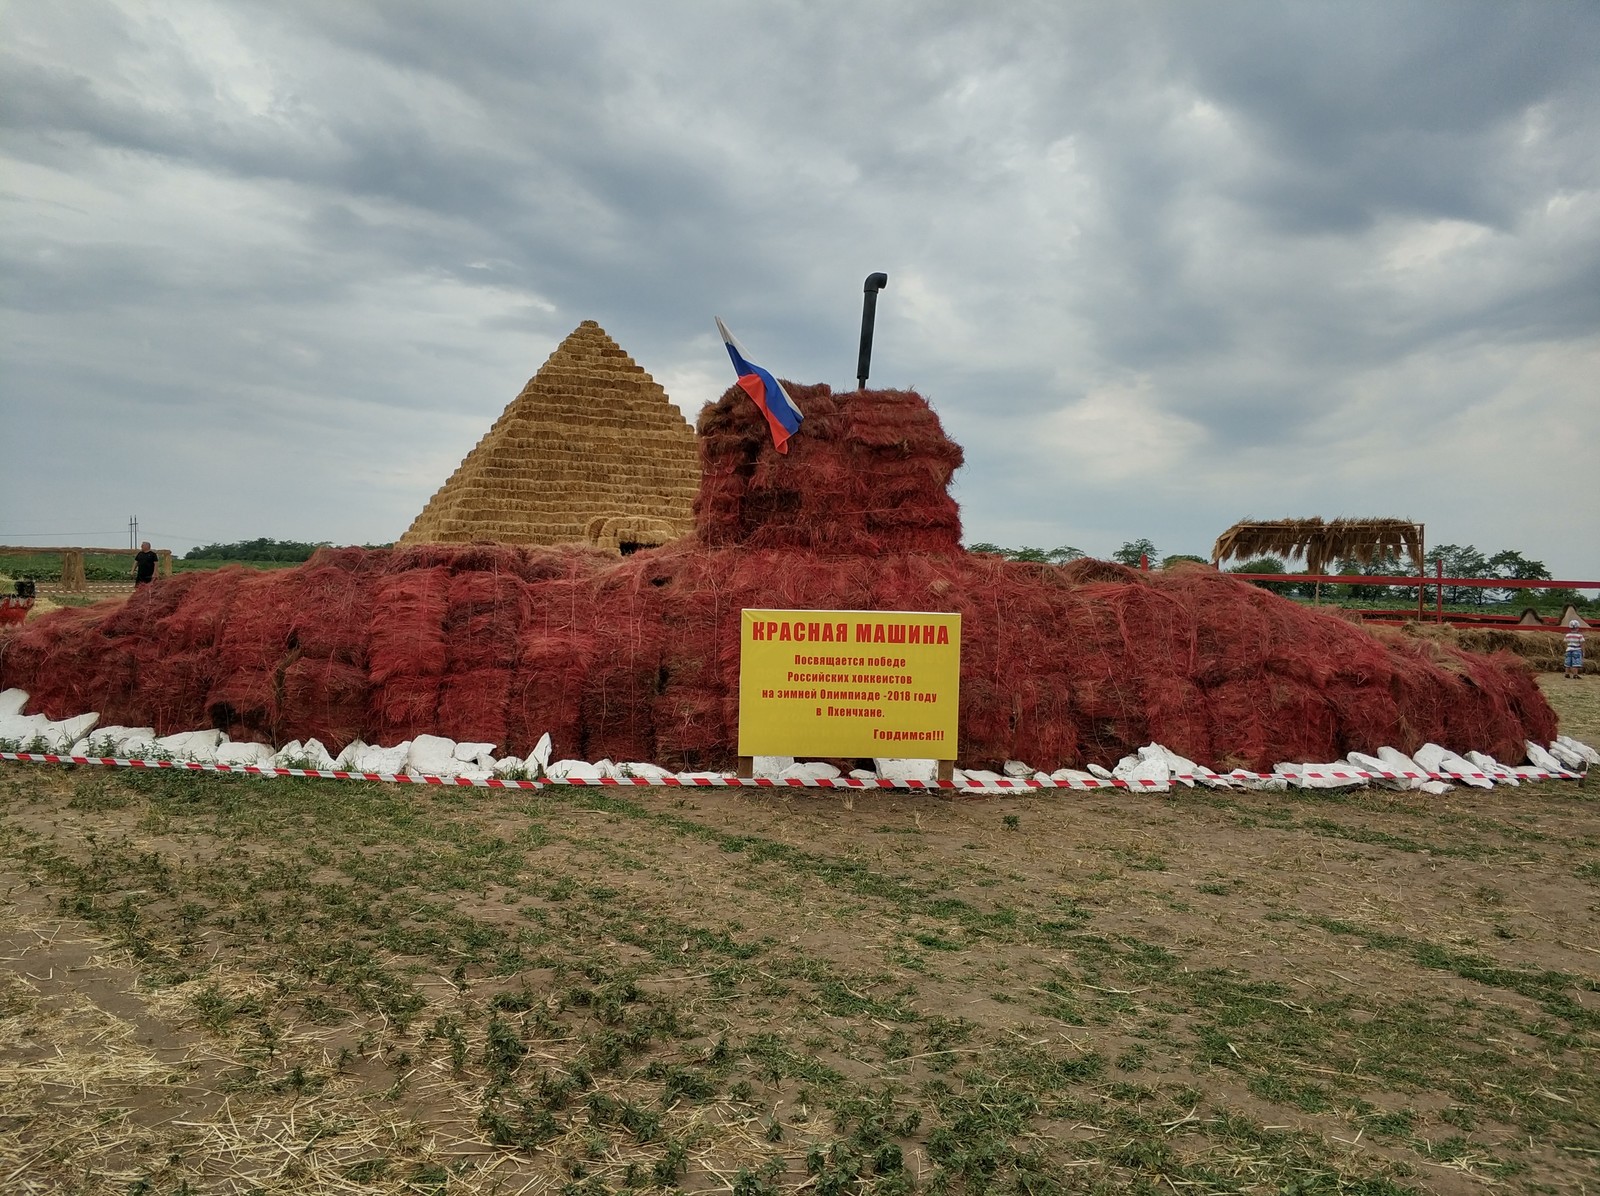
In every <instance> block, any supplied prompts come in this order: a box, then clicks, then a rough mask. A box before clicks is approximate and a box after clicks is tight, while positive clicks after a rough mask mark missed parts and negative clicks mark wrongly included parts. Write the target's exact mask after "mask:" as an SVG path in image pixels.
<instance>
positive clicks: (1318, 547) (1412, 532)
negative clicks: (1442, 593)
mask: <svg viewBox="0 0 1600 1196" xmlns="http://www.w3.org/2000/svg"><path fill="white" fill-rule="evenodd" d="M1422 531H1423V525H1422V524H1420V523H1412V522H1411V520H1409V519H1343V518H1340V519H1329V520H1327V521H1326V522H1324V521H1323V520H1322V519H1320V518H1316V517H1313V518H1310V519H1244V520H1241V521H1240V522H1238V523H1236V524H1234V525H1233V526H1232V527H1230V528H1229V529H1228V530H1227V531H1225V532H1223V533H1222V535H1220V536H1218V537H1217V542H1216V544H1214V545H1213V546H1212V549H1211V561H1212V563H1213V564H1215V565H1218V566H1220V565H1221V564H1222V563H1223V562H1224V561H1230V560H1241V561H1243V560H1249V559H1250V558H1251V557H1258V556H1278V557H1304V558H1305V562H1306V569H1307V570H1308V571H1309V572H1311V573H1327V572H1329V569H1330V567H1331V566H1335V565H1336V564H1337V562H1338V561H1340V560H1353V561H1357V562H1359V563H1361V564H1363V565H1369V564H1371V563H1372V562H1373V561H1377V560H1382V559H1384V558H1385V557H1399V555H1400V554H1401V552H1405V553H1407V554H1408V555H1409V556H1410V557H1411V561H1412V564H1414V565H1415V566H1416V567H1417V569H1418V570H1419V571H1420V570H1421V569H1422Z"/></svg>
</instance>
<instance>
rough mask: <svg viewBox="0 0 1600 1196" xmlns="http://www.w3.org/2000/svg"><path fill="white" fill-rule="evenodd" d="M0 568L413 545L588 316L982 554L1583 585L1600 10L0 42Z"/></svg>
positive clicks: (1028, 15) (465, 18) (201, 11)
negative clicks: (859, 377) (1387, 544)
mask: <svg viewBox="0 0 1600 1196" xmlns="http://www.w3.org/2000/svg"><path fill="white" fill-rule="evenodd" d="M0 97H3V100H0V124H3V129H0V135H3V143H0V197H3V199H0V202H3V205H4V206H3V209H0V254H3V258H0V282H3V287H4V290H3V294H0V304H3V311H0V543H11V544H18V543H23V544H25V543H35V544H42V543H62V542H64V543H71V544H81V543H93V544H105V545H117V544H126V542H127V521H128V518H129V517H130V516H137V517H138V518H139V526H140V529H141V532H142V533H143V534H144V535H145V536H146V537H147V538H149V539H150V540H151V541H152V542H154V543H155V544H156V545H157V546H158V547H169V548H173V549H175V550H179V551H183V550H186V549H188V548H189V547H191V546H193V545H196V544H201V543H207V542H212V541H232V540H242V539H249V538H253V537H256V536H272V537H277V538H282V539H296V540H328V541H333V542H335V543H362V542H386V541H389V540H392V539H394V538H395V537H396V536H398V535H399V534H400V533H401V532H402V531H404V530H405V528H406V526H407V525H408V524H409V523H410V521H411V520H412V518H413V517H414V516H415V515H416V514H417V512H418V511H419V510H421V508H422V506H423V504H424V503H425V502H426V501H427V499H428V497H429V496H430V495H431V494H432V493H433V492H434V490H436V489H437V488H438V486H439V485H440V484H441V483H442V482H443V481H444V480H445V478H446V477H447V476H448V475H449V474H450V472H451V471H452V470H453V469H454V468H455V466H456V464H457V463H458V462H459V460H460V459H461V457H462V456H463V455H464V454H465V453H466V452H467V451H468V450H469V449H470V448H471V447H472V446H473V444H474V443H476V441H477V439H478V437H479V436H481V435H482V434H483V432H484V431H485V430H487V428H488V427H489V425H490V423H491V422H492V421H493V420H494V418H495V417H496V416H497V415H498V414H499V413H500V412H501V410H503V409H504V407H505V406H506V404H507V403H509V402H510V401H511V400H512V399H513V398H514V397H515V396H516V394H517V393H518V391H519V390H520V389H521V388H522V385H523V384H524V382H525V381H526V380H527V379H528V377H529V376H530V375H532V374H533V373H534V372H535V371H536V370H537V369H538V367H539V366H540V365H541V364H542V363H543V361H544V359H545V358H546V357H547V356H548V354H549V353H550V351H551V350H552V349H553V348H554V347H555V346H556V344H558V343H559V342H560V340H561V339H562V338H563V337H565V336H566V334H567V333H569V332H570V331H571V330H572V329H573V328H574V327H575V326H576V325H577V324H578V323H579V322H580V321H582V320H585V319H595V320H598V321H599V322H600V323H601V325H603V326H604V327H605V328H606V330H607V331H608V332H609V333H610V334H611V335H612V337H613V338H614V339H615V340H616V341H617V342H618V343H619V344H620V345H621V346H622V347H623V348H624V349H626V350H627V351H628V352H629V353H630V354H632V356H633V357H634V359H635V360H636V361H638V362H639V364H640V365H642V366H643V367H644V368H645V369H647V370H649V371H650V372H651V373H653V374H654V375H655V376H656V378H657V379H658V380H659V381H660V382H661V383H662V384H663V385H664V386H665V387H666V389H667V392H668V393H669V394H670V395H671V396H672V398H673V399H674V401H675V402H676V403H677V404H678V405H679V406H680V407H682V408H683V409H684V411H685V412H686V413H687V414H688V415H689V417H690V418H691V419H693V417H694V415H695V413H696V412H697V411H698V410H699V408H700V407H701V405H702V404H704V403H705V402H707V401H709V400H711V399H714V398H716V397H717V396H718V395H719V394H720V393H721V392H722V391H723V390H724V389H725V388H726V387H727V386H728V385H729V384H730V383H731V382H732V380H733V374H732V370H731V368H730V366H729V364H728V361H727V358H726V356H725V354H724V353H723V351H722V349H721V346H720V343H719V342H718V340H717V339H716V332H715V327H714V325H713V323H712V317H713V316H714V315H720V316H722V317H723V319H724V320H725V321H726V322H727V323H728V325H729V327H730V328H732V329H733V331H734V332H735V334H736V335H738V337H739V339H740V340H741V341H742V342H743V343H744V345H745V347H746V349H747V350H748V351H749V352H750V354H751V355H752V356H753V357H754V358H755V359H756V360H758V361H760V362H761V363H762V364H764V365H766V366H768V367H769V368H770V369H772V370H773V371H774V372H775V373H777V374H779V375H780V376H782V377H787V378H792V379H794V380H796V381H800V382H828V383H830V384H832V385H833V386H834V387H836V388H839V389H845V388H849V387H852V386H853V385H854V370H855V357H856V339H857V335H858V329H859V321H860V314H861V284H862V280H863V278H864V277H865V276H866V275H867V274H868V273H870V272H872V271H876V270H883V271H886V272H887V273H888V275H889V286H888V289H887V290H886V291H884V293H883V294H882V296H881V297H880V300H879V305H878V326H877V341H876V350H875V354H874V358H873V368H872V380H873V383H874V384H876V385H882V386H910V387H915V388H916V389H917V390H919V391H920V392H921V393H923V394H924V395H926V396H927V397H928V399H929V400H930V401H931V402H932V403H933V405H934V407H935V409H936V410H937V411H938V412H939V414H940V416H941V418H942V419H943V421H944V424H945V427H946V429H947V431H948V432H949V433H950V434H951V435H952V436H953V437H954V438H955V439H956V440H957V441H959V442H960V443H961V444H962V445H963V446H964V447H965V449H966V454H967V464H966V466H965V467H964V468H963V469H962V470H961V471H960V472H959V473H958V474H957V478H956V496H957V498H958V500H959V501H960V503H961V505H962V511H963V517H964V521H965V527H966V534H967V539H968V542H969V543H970V542H974V541H978V540H989V541H994V542H997V543H1000V544H1003V545H1035V546H1039V547H1045V548H1050V547H1055V546H1057V545H1073V546H1076V547H1078V548H1081V549H1083V550H1085V551H1087V552H1089V553H1091V554H1094V555H1107V554H1109V553H1110V552H1112V551H1113V550H1114V549H1116V548H1117V547H1118V546H1119V545H1120V544H1122V543H1123V542H1124V541H1127V540H1131V539H1135V538H1137V537H1141V536H1148V537H1149V538H1151V539H1152V540H1154V541H1155V543H1156V544H1157V545H1158V547H1159V548H1160V549H1161V551H1162V552H1192V553H1198V554H1205V553H1208V552H1209V549H1210V545H1211V542H1212V540H1213V539H1214V538H1215V537H1216V536H1217V534H1218V533H1219V532H1221V531H1222V530H1223V529H1224V528H1225V527H1227V526H1228V525H1229V524H1231V523H1233V522H1234V521H1236V520H1238V519H1240V518H1243V517H1245V516H1248V515H1253V516H1256V517H1259V518H1274V517H1281V516H1304V515H1322V516H1335V515H1382V516H1404V517H1409V518H1412V519H1416V520H1420V521H1423V522H1425V523H1426V524H1427V528H1428V538H1429V541H1430V542H1431V543H1432V544H1442V543H1446V542H1454V543H1472V544H1475V545H1477V546H1478V547H1479V548H1480V549H1483V550H1485V551H1488V552H1494V551H1496V550H1499V549H1502V548H1515V549H1519V550H1522V551H1524V552H1526V553H1528V554H1529V555H1531V556H1534V557H1536V558H1539V559H1541V560H1543V561H1545V562H1546V563H1547V564H1548V565H1549V566H1550V568H1551V569H1552V570H1554V571H1555V573H1556V575H1557V576H1567V577H1572V576H1580V577H1583V578H1600V483H1597V474H1600V471H1597V470H1596V468H1595V464H1596V448H1597V446H1600V402H1597V390H1600V6H1597V5H1594V4H1588V3H1565V2H1560V3H1558V2H1551V3H1532V2H1527V3H1512V2H1509V0H1492V2H1490V3H1482V4H1471V3H1460V2H1451V3H1439V2H1430V3H1422V4H1406V3H1396V2H1394V0H1381V2H1374V3H1366V4H1361V3H1340V4H1327V3H1304V4H1293V3H1283V4H1268V3H1220V4H1217V3H1206V4H1199V3H1172V4H1126V3H1109V2H1108V3H1097V4H1077V5H1069V4H1061V3H1001V4H997V5H975V4H971V3H930V2H927V0H922V2H918V3H912V2H909V0H907V2H905V3H882V4H861V3H858V2H852V3H843V2H839V3H832V2H829V0H806V2H804V3H801V2H799V0H793V2H789V3H764V4H749V3H741V2H734V0H728V2H726V3H670V4H668V3H660V2H649V0H638V2H619V3H608V2H605V0H583V2H581V3H553V2H550V0H538V2H537V3H536V2H534V0H521V2H512V0H502V2H490V0H451V2H450V3H439V2H437V0H411V2H406V0H382V2H373V3H368V4H363V3H358V2H356V0H339V2H338V3H328V2H327V0H262V2H261V3H251V2H249V0H199V2H195V3H182V2H176V0H172V2H168V0H149V2H146V3H134V2H131V0H130V2H126V3H114V2H102V0H71V2H70V3H59V4H47V3H42V2H33V0H12V2H10V3H4V4H3V5H0Z"/></svg>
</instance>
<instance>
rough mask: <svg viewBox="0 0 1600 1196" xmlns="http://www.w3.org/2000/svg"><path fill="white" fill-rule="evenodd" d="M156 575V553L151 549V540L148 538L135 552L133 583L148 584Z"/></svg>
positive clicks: (138, 584) (137, 584)
mask: <svg viewBox="0 0 1600 1196" xmlns="http://www.w3.org/2000/svg"><path fill="white" fill-rule="evenodd" d="M155 577H156V554H155V553H153V552H151V551H150V541H149V540H146V541H145V542H144V543H142V544H140V545H139V551H138V552H136V553H134V554H133V584H134V585H136V586H147V585H149V584H150V583H151V582H152V581H154V580H155Z"/></svg>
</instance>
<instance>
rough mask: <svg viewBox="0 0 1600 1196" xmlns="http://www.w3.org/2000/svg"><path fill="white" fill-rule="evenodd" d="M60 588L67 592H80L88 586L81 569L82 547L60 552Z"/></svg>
mask: <svg viewBox="0 0 1600 1196" xmlns="http://www.w3.org/2000/svg"><path fill="white" fill-rule="evenodd" d="M61 588H62V589H63V590H65V591H66V592H67V593H69V594H81V593H83V592H84V591H85V590H86V589H88V588H89V581H88V578H87V577H86V576H85V574H84V571H83V549H81V548H70V549H68V550H67V551H66V552H63V553H62V554H61Z"/></svg>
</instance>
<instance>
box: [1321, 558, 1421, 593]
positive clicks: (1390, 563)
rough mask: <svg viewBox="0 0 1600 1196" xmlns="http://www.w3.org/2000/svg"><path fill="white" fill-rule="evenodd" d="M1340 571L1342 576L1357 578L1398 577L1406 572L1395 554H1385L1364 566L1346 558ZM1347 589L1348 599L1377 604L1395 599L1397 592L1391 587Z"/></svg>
mask: <svg viewBox="0 0 1600 1196" xmlns="http://www.w3.org/2000/svg"><path fill="white" fill-rule="evenodd" d="M1338 571H1339V573H1340V574H1341V575H1343V574H1350V575H1354V576H1356V577H1398V576H1400V575H1401V574H1403V573H1405V572H1406V569H1405V567H1404V566H1403V565H1401V563H1400V558H1399V557H1397V556H1395V555H1394V554H1393V553H1385V554H1384V555H1382V556H1379V557H1375V558H1374V559H1372V560H1370V561H1367V562H1366V563H1365V564H1363V563H1362V562H1360V561H1357V560H1354V559H1351V558H1348V557H1347V558H1346V559H1344V560H1342V561H1340V562H1339V566H1338ZM1346 588H1347V591H1348V597H1351V598H1356V599H1359V600H1362V601H1366V602H1376V601H1378V600H1380V599H1384V598H1393V597H1394V596H1395V591H1394V589H1393V588H1392V587H1390V586H1367V585H1354V584H1353V585H1350V586H1348V587H1346Z"/></svg>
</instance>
